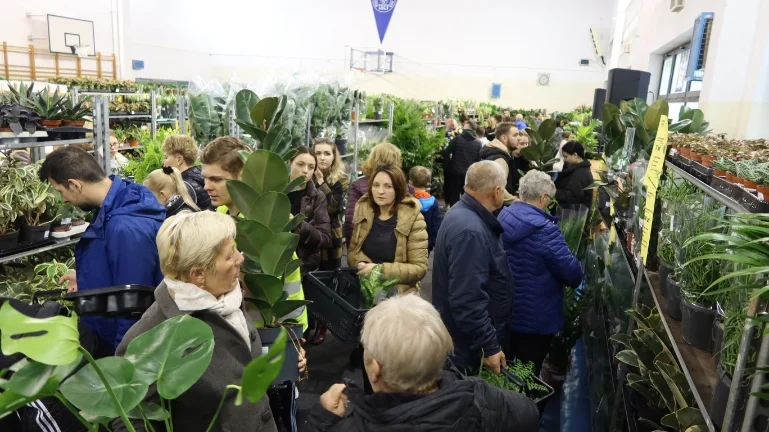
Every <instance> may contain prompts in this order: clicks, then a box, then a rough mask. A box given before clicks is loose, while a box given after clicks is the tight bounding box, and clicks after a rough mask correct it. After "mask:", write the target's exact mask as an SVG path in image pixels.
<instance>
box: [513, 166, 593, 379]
mask: <svg viewBox="0 0 769 432" xmlns="http://www.w3.org/2000/svg"><path fill="white" fill-rule="evenodd" d="M518 193H519V195H520V199H521V201H516V202H514V203H513V205H511V206H509V207H506V208H505V209H504V210H502V213H500V215H499V221H500V223H501V224H502V228H503V229H504V233H503V234H502V245H503V247H504V249H505V253H507V260H508V262H509V263H510V270H512V272H513V277H514V279H515V294H514V300H513V315H512V318H511V322H510V328H511V330H512V335H511V337H510V339H509V343H508V344H507V346H506V347H505V356H506V357H507V358H508V359H512V358H513V357H517V358H518V359H519V360H521V361H523V362H534V368H535V372H536V373H539V370H540V369H541V367H542V362H543V361H544V360H545V357H546V356H547V353H548V351H549V349H550V342H551V340H552V338H553V336H554V335H555V334H556V333H558V332H559V331H561V329H562V328H563V286H564V285H569V286H572V287H575V288H576V287H578V286H579V285H580V283H581V282H582V278H583V276H584V272H583V270H582V265H581V264H580V263H579V261H578V260H577V258H576V257H575V256H574V255H573V254H572V253H571V251H570V250H569V246H568V245H567V244H566V240H565V239H564V238H563V234H561V230H560V228H558V225H556V223H557V222H558V219H557V218H555V217H553V216H550V214H549V213H548V212H547V211H546V209H547V207H548V205H550V202H551V201H552V200H553V197H554V196H555V185H554V184H553V181H552V180H551V179H550V176H549V175H547V174H545V173H544V172H541V171H534V170H532V171H529V172H528V173H527V174H526V175H525V176H523V178H522V179H521V183H520V186H519V189H518Z"/></svg>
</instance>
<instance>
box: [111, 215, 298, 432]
mask: <svg viewBox="0 0 769 432" xmlns="http://www.w3.org/2000/svg"><path fill="white" fill-rule="evenodd" d="M235 234H236V230H235V222H234V221H233V220H232V218H231V217H229V216H227V215H224V214H219V213H214V212H198V213H181V214H179V215H177V216H173V217H171V218H169V219H167V220H166V221H165V222H164V223H163V225H162V226H161V227H160V231H159V232H158V235H157V246H158V253H159V256H160V268H161V270H162V271H163V275H164V276H165V279H163V282H161V283H160V285H159V286H158V287H157V289H155V303H154V304H153V305H152V306H150V308H149V309H148V310H147V311H146V312H145V313H144V315H142V317H141V319H140V320H139V322H137V323H136V324H134V326H133V327H131V329H130V330H129V331H128V333H127V334H126V335H125V338H124V339H123V342H122V343H121V344H120V346H119V347H118V349H117V354H118V355H124V354H125V351H126V347H127V346H128V344H130V343H131V341H132V340H133V339H134V338H136V337H137V336H139V335H141V334H142V333H145V332H147V331H149V330H151V329H153V328H154V327H156V326H157V325H159V324H160V323H162V322H163V321H165V320H167V319H169V318H173V317H175V316H180V315H190V316H194V317H195V318H198V319H200V320H202V321H203V322H205V323H206V324H208V325H209V326H210V327H211V330H213V334H214V353H213V357H212V359H211V364H210V365H209V366H208V369H207V370H206V371H205V373H204V374H203V376H202V377H201V378H200V380H199V381H198V382H197V383H195V384H194V385H193V386H192V387H191V388H190V389H189V390H187V391H186V392H185V393H183V394H182V395H181V396H179V397H178V398H177V399H174V400H172V401H171V407H170V409H169V411H170V412H171V413H172V417H173V424H174V425H175V426H176V428H177V429H178V430H183V431H191V430H202V428H203V427H204V425H207V424H209V422H210V421H211V419H212V418H214V413H215V412H216V409H217V406H218V405H219V402H220V400H222V396H223V394H224V393H225V388H226V386H227V385H229V384H233V383H238V382H240V379H241V375H242V374H243V369H244V368H245V367H246V365H247V364H248V363H249V362H250V361H251V360H252V359H254V358H256V357H258V356H260V355H262V342H261V340H260V339H259V334H258V333H257V331H256V329H255V328H254V326H253V324H251V322H250V321H249V320H248V319H247V318H246V314H245V309H244V304H243V294H242V291H241V288H240V282H239V279H238V278H239V275H240V265H241V264H242V263H243V256H242V255H241V253H240V252H239V251H238V250H237V248H236V246H235ZM298 366H299V369H300V371H302V370H304V369H305V368H306V360H305V359H304V350H301V351H300V355H299V365H298ZM235 397H236V394H235V392H230V393H228V394H227V397H226V399H225V401H224V404H223V408H222V411H221V415H220V416H219V419H218V423H217V425H216V429H215V430H226V431H230V432H241V431H242V432H246V431H250V432H251V431H260V432H262V431H276V430H277V427H276V425H275V421H274V419H273V416H272V413H271V411H270V404H269V401H268V399H267V398H263V399H262V400H260V401H259V402H257V403H256V404H253V405H251V404H242V405H240V406H236V405H235V403H234V400H235ZM145 400H148V401H154V402H156V403H157V402H158V395H157V393H156V392H155V390H154V388H153V389H150V392H149V393H148V394H147V396H146V398H145ZM117 423H121V424H122V422H117ZM115 426H116V427H117V429H114V430H121V429H120V427H118V425H115ZM144 426H145V425H144V424H143V422H141V421H137V422H136V423H135V424H134V427H135V428H136V430H137V431H138V430H145V429H144ZM155 430H160V429H158V428H157V427H156V428H155Z"/></svg>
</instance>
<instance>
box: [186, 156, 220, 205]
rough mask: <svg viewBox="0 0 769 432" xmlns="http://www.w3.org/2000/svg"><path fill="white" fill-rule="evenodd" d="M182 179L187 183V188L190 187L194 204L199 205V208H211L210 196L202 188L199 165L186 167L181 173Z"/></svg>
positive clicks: (202, 180) (202, 182)
mask: <svg viewBox="0 0 769 432" xmlns="http://www.w3.org/2000/svg"><path fill="white" fill-rule="evenodd" d="M182 180H184V182H185V183H187V189H188V190H189V189H190V188H192V192H193V193H190V195H192V199H193V200H194V201H195V204H197V205H198V207H200V209H201V210H213V209H212V207H211V197H209V196H208V192H206V191H205V190H204V189H203V186H204V182H205V181H204V179H203V174H202V173H201V168H200V167H199V166H194V167H192V168H188V169H187V170H186V171H184V172H183V173H182Z"/></svg>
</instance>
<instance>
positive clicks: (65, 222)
mask: <svg viewBox="0 0 769 432" xmlns="http://www.w3.org/2000/svg"><path fill="white" fill-rule="evenodd" d="M71 223H72V218H65V219H62V220H61V224H62V225H69V224H71Z"/></svg>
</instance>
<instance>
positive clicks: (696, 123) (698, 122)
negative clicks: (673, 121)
mask: <svg viewBox="0 0 769 432" xmlns="http://www.w3.org/2000/svg"><path fill="white" fill-rule="evenodd" d="M678 120H679V121H680V120H691V123H689V124H688V125H686V126H685V127H683V128H682V129H681V130H680V132H681V133H684V134H697V135H707V134H709V133H710V132H711V131H710V130H709V129H708V127H710V123H709V122H707V121H705V114H704V113H703V112H702V111H701V110H699V109H691V108H689V107H687V106H682V107H681V109H680V111H679V112H678Z"/></svg>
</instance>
